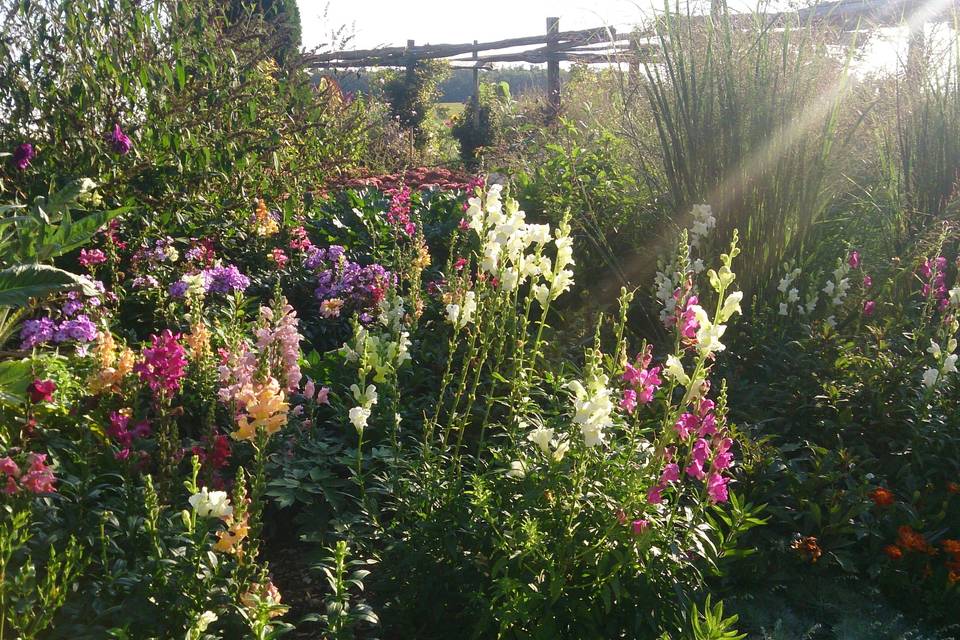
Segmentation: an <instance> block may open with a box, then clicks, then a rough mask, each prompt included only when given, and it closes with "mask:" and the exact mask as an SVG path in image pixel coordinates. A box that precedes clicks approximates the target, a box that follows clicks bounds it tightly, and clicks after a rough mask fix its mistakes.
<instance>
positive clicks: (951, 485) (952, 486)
mask: <svg viewBox="0 0 960 640" xmlns="http://www.w3.org/2000/svg"><path fill="white" fill-rule="evenodd" d="M947 491H949V492H950V493H960V484H957V483H956V482H948V483H947Z"/></svg>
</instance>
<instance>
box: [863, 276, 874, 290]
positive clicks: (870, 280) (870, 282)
mask: <svg viewBox="0 0 960 640" xmlns="http://www.w3.org/2000/svg"><path fill="white" fill-rule="evenodd" d="M872 286H873V278H871V277H870V276H863V288H864V289H869V288H870V287H872Z"/></svg>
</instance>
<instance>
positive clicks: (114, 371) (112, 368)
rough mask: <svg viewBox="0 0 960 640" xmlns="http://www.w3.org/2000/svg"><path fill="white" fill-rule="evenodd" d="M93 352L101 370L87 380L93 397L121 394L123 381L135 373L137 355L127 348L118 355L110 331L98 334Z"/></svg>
mask: <svg viewBox="0 0 960 640" xmlns="http://www.w3.org/2000/svg"><path fill="white" fill-rule="evenodd" d="M93 352H94V355H95V356H96V358H97V362H98V363H99V365H100V369H99V370H98V371H94V372H93V373H91V374H90V377H89V378H88V379H87V387H88V388H89V390H90V393H92V394H93V395H97V394H100V393H120V391H121V384H122V383H123V379H124V378H125V377H127V376H128V375H130V373H131V372H132V371H133V365H134V364H135V363H136V355H134V353H133V351H131V350H130V349H128V348H126V347H124V348H123V349H122V350H121V351H120V354H119V355H118V354H117V344H116V342H115V341H114V339H113V334H111V333H110V332H109V331H101V332H100V333H99V334H98V336H97V346H96V347H94V351H93Z"/></svg>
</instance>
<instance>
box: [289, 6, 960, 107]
mask: <svg viewBox="0 0 960 640" xmlns="http://www.w3.org/2000/svg"><path fill="white" fill-rule="evenodd" d="M725 5H726V0H712V1H711V12H710V15H706V16H694V17H691V18H690V19H692V20H708V19H711V18H714V19H715V17H716V16H717V15H718V14H719V13H720V12H725ZM933 7H936V10H935V11H934V10H932V8H933ZM958 10H960V0H836V1H833V2H823V3H820V4H818V5H815V6H813V7H811V8H807V9H801V10H799V11H792V12H782V13H769V14H764V15H763V16H762V17H763V21H764V23H765V24H766V25H767V26H770V27H779V26H785V25H787V24H791V25H792V26H794V27H797V26H799V27H807V28H817V27H818V26H823V25H830V26H831V27H833V28H834V29H838V30H840V31H845V32H850V31H866V30H870V29H874V28H876V27H879V26H893V25H898V24H902V23H903V22H907V23H908V24H909V25H910V29H911V38H910V49H911V51H910V53H911V56H910V57H911V58H913V57H914V55H913V54H914V48H915V46H916V45H917V44H918V43H919V44H920V46H921V47H922V33H923V24H924V23H926V22H929V21H943V20H950V19H951V15H955V13H956V12H957V11H958ZM725 19H727V20H730V22H731V24H732V25H734V26H735V27H736V26H737V25H738V23H740V24H742V26H743V27H744V28H747V27H752V26H755V25H756V19H757V18H756V16H754V15H750V14H729V13H727V14H726V16H725ZM651 35H652V34H650V33H642V32H631V33H618V32H617V30H616V29H614V28H611V27H598V28H595V29H580V30H577V31H560V19H559V18H555V17H549V18H547V19H546V31H545V33H543V34H541V35H535V36H524V37H520V38H508V39H506V40H495V41H491V42H477V41H476V40H474V41H473V42H472V43H463V44H428V45H420V46H418V45H417V44H416V42H414V41H413V40H407V45H406V46H405V47H383V48H379V49H361V50H355V51H331V52H324V53H315V54H309V55H307V56H305V59H304V62H305V64H306V66H307V67H311V68H314V69H338V68H339V69H342V68H360V67H399V68H406V69H407V72H408V73H411V74H412V73H413V70H414V68H415V66H416V64H417V62H418V61H421V60H447V61H448V62H449V63H450V65H451V66H452V67H453V68H455V69H472V70H473V85H474V91H473V99H474V100H476V99H477V96H478V93H479V86H480V76H479V72H480V70H481V69H491V68H492V65H493V63H494V62H526V63H529V64H546V65H547V100H548V105H549V115H550V117H555V116H556V114H558V113H559V111H560V63H561V62H574V63H579V64H601V63H602V64H609V63H614V62H616V63H626V64H628V65H629V72H630V74H631V76H633V75H635V74H636V73H637V72H638V70H639V66H640V64H641V63H642V62H646V61H655V60H656V53H657V45H656V43H653V42H650V40H649V37H650V36H651ZM531 47H532V48H531ZM510 49H514V50H515V49H522V50H521V51H505V50H510ZM482 52H484V55H480V54H481V53H482ZM485 52H493V53H485Z"/></svg>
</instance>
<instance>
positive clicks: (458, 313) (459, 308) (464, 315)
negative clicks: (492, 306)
mask: <svg viewBox="0 0 960 640" xmlns="http://www.w3.org/2000/svg"><path fill="white" fill-rule="evenodd" d="M476 312H477V294H476V293H474V292H473V291H467V292H466V293H465V294H463V300H461V301H460V304H456V303H454V302H451V303H450V304H448V305H447V322H449V323H450V324H452V325H453V326H454V327H456V328H457V329H463V328H464V327H465V326H467V325H468V324H470V323H471V322H473V316H474V314H475V313H476Z"/></svg>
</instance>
